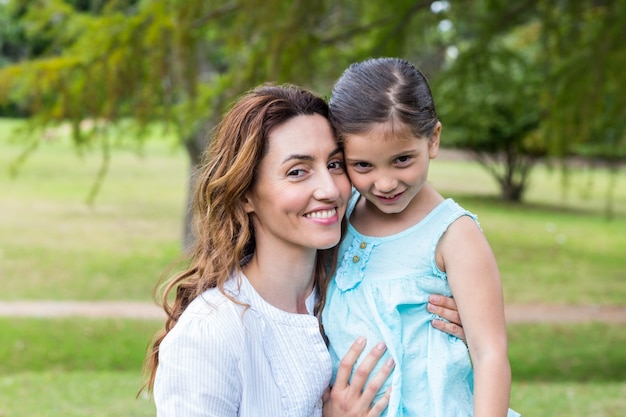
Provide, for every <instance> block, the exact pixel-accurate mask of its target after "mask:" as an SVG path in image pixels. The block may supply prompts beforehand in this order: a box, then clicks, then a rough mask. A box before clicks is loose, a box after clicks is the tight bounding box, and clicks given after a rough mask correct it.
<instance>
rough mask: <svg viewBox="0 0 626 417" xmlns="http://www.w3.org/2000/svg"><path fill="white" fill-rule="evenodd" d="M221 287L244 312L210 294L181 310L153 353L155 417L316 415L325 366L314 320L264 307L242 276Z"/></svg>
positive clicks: (325, 377)
mask: <svg viewBox="0 0 626 417" xmlns="http://www.w3.org/2000/svg"><path fill="white" fill-rule="evenodd" d="M237 281H240V288H239V286H238V285H237ZM225 289H226V291H227V292H228V293H230V294H231V295H233V297H234V298H235V299H237V300H239V301H241V302H243V303H245V304H248V305H250V308H249V309H247V310H246V308H245V306H241V305H238V304H236V303H234V302H233V301H231V300H229V299H228V298H226V297H225V296H224V294H222V293H221V292H220V291H219V290H217V289H210V290H208V291H206V292H205V293H204V294H202V295H201V296H200V297H198V298H197V299H195V300H194V301H193V302H192V303H191V304H190V305H189V307H188V308H187V309H186V310H185V312H184V313H183V314H182V315H181V317H180V319H179V320H178V323H177V324H176V325H175V326H174V328H173V329H172V330H171V331H170V332H169V333H168V334H167V336H166V337H165V339H164V340H163V342H162V343H161V346H160V348H159V366H158V368H157V373H156V380H155V384H154V400H155V403H156V408H157V416H159V417H170V416H176V417H199V416H220V417H226V416H240V417H264V416H267V417H279V416H285V417H299V416H302V417H309V416H318V417H319V416H321V415H322V401H321V396H322V393H323V392H324V390H325V389H326V387H328V384H329V381H330V375H331V363H330V356H329V354H328V350H327V349H326V345H325V343H324V340H323V339H322V336H321V334H320V330H319V325H318V321H317V319H316V318H315V317H314V316H312V315H306V314H293V313H288V312H285V311H283V310H279V309H277V308H276V307H274V306H272V305H270V304H268V303H267V302H266V301H265V300H263V298H261V296H260V295H259V294H258V293H257V292H256V291H255V290H254V288H253V287H252V285H251V284H250V282H249V281H248V279H247V278H246V277H245V276H243V275H240V276H239V279H234V278H231V279H230V280H229V281H228V282H227V283H226V286H225ZM313 294H315V291H314V292H313ZM314 304H315V296H314V295H311V296H310V297H309V299H308V300H307V308H308V310H309V311H310V312H311V311H313V305H314Z"/></svg>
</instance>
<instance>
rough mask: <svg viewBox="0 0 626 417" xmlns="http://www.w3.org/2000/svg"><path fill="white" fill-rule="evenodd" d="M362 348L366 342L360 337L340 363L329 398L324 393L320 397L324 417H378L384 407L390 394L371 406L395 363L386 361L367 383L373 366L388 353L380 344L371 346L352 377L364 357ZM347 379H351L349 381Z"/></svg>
mask: <svg viewBox="0 0 626 417" xmlns="http://www.w3.org/2000/svg"><path fill="white" fill-rule="evenodd" d="M365 346H366V340H365V338H363V337H359V338H358V339H357V340H356V341H355V342H354V343H353V344H352V346H351V347H350V350H349V351H348V353H346V355H345V356H344V357H343V358H342V359H341V361H340V362H339V369H338V370H337V376H336V379H335V383H334V384H333V386H332V389H331V391H330V396H328V395H327V394H326V393H324V395H323V401H324V411H323V413H324V416H327V417H329V416H342V417H352V416H367V417H377V416H379V415H380V414H381V413H382V411H384V410H385V408H386V407H387V404H388V403H389V395H390V394H389V390H388V391H387V392H386V393H385V394H384V395H383V396H382V397H381V398H380V399H378V400H377V401H376V403H375V404H374V405H373V406H372V402H373V401H374V398H375V397H376V395H377V394H378V391H379V390H380V388H381V387H382V386H383V384H384V383H385V381H386V380H387V378H388V377H389V374H391V371H392V370H393V368H394V365H395V363H394V361H393V359H391V358H389V359H387V360H386V361H385V362H384V363H383V364H382V366H381V367H380V370H379V371H378V372H376V374H375V375H373V376H372V377H371V378H370V380H369V381H368V378H369V377H370V374H371V373H372V371H373V369H374V368H375V366H376V364H377V363H378V361H379V360H380V359H381V357H382V356H383V354H384V353H385V351H386V350H387V347H386V346H385V344H384V343H382V342H381V343H378V344H377V345H376V346H374V348H373V349H372V350H371V351H370V352H369V353H368V355H367V356H366V357H365V358H364V359H363V361H362V362H361V363H360V364H359V366H358V367H357V368H356V369H355V370H354V374H352V369H353V367H354V365H355V363H356V362H357V359H358V358H359V356H360V355H361V354H362V353H363V349H364V348H365ZM350 375H352V378H351V379H350ZM366 383H367V385H366Z"/></svg>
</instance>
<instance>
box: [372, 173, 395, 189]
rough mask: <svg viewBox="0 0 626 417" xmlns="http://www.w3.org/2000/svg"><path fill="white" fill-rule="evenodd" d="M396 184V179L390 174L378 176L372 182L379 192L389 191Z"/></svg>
mask: <svg viewBox="0 0 626 417" xmlns="http://www.w3.org/2000/svg"><path fill="white" fill-rule="evenodd" d="M397 186H398V181H396V179H395V178H393V177H390V176H383V177H380V178H378V179H377V180H376V182H375V183H374V187H376V190H377V191H380V192H381V193H390V192H392V191H393V190H395V189H396V187H397Z"/></svg>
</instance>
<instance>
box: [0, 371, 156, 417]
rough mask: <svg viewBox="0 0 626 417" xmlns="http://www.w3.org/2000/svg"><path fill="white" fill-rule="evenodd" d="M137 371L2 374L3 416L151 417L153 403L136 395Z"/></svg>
mask: <svg viewBox="0 0 626 417" xmlns="http://www.w3.org/2000/svg"><path fill="white" fill-rule="evenodd" d="M141 382H142V381H141V380H140V378H139V377H138V376H137V373H135V372H111V371H100V372H89V371H84V372H83V371H74V372H37V373H33V372H23V373H20V374H11V375H2V376H0V416H3V417H21V416H29V417H51V416H59V417H85V416H89V417H122V416H123V417H149V416H154V415H155V408H154V403H153V402H152V400H151V398H150V397H149V396H147V395H141V396H139V398H136V393H137V387H138V386H140V385H141Z"/></svg>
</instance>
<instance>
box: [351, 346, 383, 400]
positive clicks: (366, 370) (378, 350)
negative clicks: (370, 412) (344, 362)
mask: <svg viewBox="0 0 626 417" xmlns="http://www.w3.org/2000/svg"><path fill="white" fill-rule="evenodd" d="M386 350H387V346H385V344H384V343H383V342H379V343H378V344H376V346H374V348H373V349H372V350H371V351H370V353H369V354H368V355H367V356H366V357H365V359H364V360H363V362H361V364H360V365H359V367H358V368H356V370H355V371H354V375H352V380H351V381H350V385H352V387H353V388H354V389H357V390H359V391H360V390H362V389H363V387H364V386H365V382H366V381H367V378H369V375H370V373H371V372H372V370H373V369H374V367H375V366H376V363H377V362H378V360H379V359H380V358H381V356H383V354H384V353H385V351H386ZM383 368H385V366H383ZM383 370H384V369H382V370H381V372H382V371H383ZM379 375H380V372H379V373H378V374H377V375H376V377H375V378H374V379H376V378H377V377H378V376H379ZM386 378H387V377H386V376H385V377H384V378H383V379H382V382H385V379H386ZM382 382H381V385H379V386H378V387H375V386H373V384H372V382H371V381H370V383H369V384H368V386H367V391H371V390H374V395H375V394H376V393H377V392H378V390H379V388H380V387H381V386H382ZM373 398H374V397H373V396H372V398H371V399H373Z"/></svg>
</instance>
